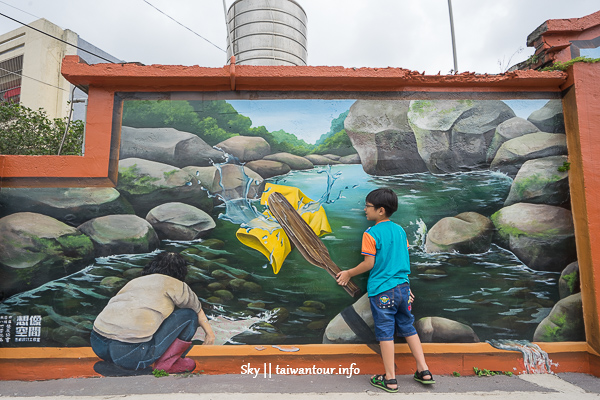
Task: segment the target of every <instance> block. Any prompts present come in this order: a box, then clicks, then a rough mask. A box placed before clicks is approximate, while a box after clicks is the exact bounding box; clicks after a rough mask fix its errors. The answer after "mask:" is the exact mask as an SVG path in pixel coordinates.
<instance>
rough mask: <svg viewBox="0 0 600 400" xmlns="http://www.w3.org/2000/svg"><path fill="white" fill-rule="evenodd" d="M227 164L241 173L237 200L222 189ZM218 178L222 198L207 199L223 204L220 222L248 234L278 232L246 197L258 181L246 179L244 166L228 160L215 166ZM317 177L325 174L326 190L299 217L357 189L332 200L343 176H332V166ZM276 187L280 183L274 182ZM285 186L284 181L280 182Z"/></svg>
mask: <svg viewBox="0 0 600 400" xmlns="http://www.w3.org/2000/svg"><path fill="white" fill-rule="evenodd" d="M226 164H233V165H237V166H238V167H239V169H240V172H241V173H242V179H243V180H244V194H243V196H242V197H240V198H237V197H236V198H233V197H231V196H227V195H225V193H226V191H225V187H224V185H223V173H222V167H223V166H224V165H226ZM214 166H215V167H216V168H217V170H218V171H219V174H220V177H221V178H220V180H219V186H220V187H221V189H222V192H221V194H217V195H214V194H211V193H209V196H210V197H217V198H218V199H220V200H221V201H223V203H224V204H225V213H222V214H220V215H219V219H222V220H225V221H229V222H231V223H233V224H236V225H240V226H241V227H242V228H246V229H247V230H248V231H250V230H252V229H253V228H260V229H265V230H268V231H269V232H273V231H274V230H276V229H278V228H279V227H280V226H279V224H278V223H277V221H275V220H274V219H272V218H270V217H268V216H266V215H265V214H263V213H262V212H261V211H259V210H258V208H257V207H256V204H257V202H258V201H259V200H258V199H252V198H250V196H248V194H249V193H250V190H251V188H252V185H259V184H260V183H261V182H260V181H257V180H255V179H253V178H251V177H249V176H248V175H247V174H246V172H245V170H244V166H243V165H241V164H240V163H239V161H238V160H237V159H235V158H234V157H229V158H228V160H227V161H226V162H225V163H222V164H214ZM317 172H318V173H319V174H321V173H325V174H327V187H326V188H325V192H324V193H323V195H322V196H321V197H320V198H319V200H317V201H312V202H309V203H308V204H305V205H302V206H301V207H299V209H298V211H299V212H300V213H304V212H315V211H317V210H318V209H319V207H321V205H322V204H331V203H334V202H335V201H337V200H338V199H340V198H343V196H342V192H343V191H344V190H347V189H354V188H356V187H358V185H354V186H352V187H345V188H344V189H342V190H340V192H339V193H338V195H337V197H335V198H333V196H332V191H333V185H334V183H335V181H336V180H337V179H338V178H339V177H340V176H341V175H342V172H341V171H338V172H335V173H333V172H332V171H331V166H330V165H328V166H327V168H321V169H319V170H318V171H317ZM276 183H280V182H278V181H276ZM281 183H282V184H284V183H285V180H283V181H282V182H281Z"/></svg>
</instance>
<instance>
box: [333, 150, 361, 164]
mask: <svg viewBox="0 0 600 400" xmlns="http://www.w3.org/2000/svg"><path fill="white" fill-rule="evenodd" d="M338 161H339V162H341V163H342V164H360V156H359V155H358V153H356V154H350V155H347V156H344V157H342V158H340V159H339V160H338Z"/></svg>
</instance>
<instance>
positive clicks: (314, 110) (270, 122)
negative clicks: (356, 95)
mask: <svg viewBox="0 0 600 400" xmlns="http://www.w3.org/2000/svg"><path fill="white" fill-rule="evenodd" d="M227 102H228V103H230V104H231V105H232V106H233V107H234V108H235V109H236V110H237V112H239V113H240V114H242V115H245V116H246V117H250V119H251V120H252V126H260V125H264V126H265V127H266V128H267V130H269V132H273V131H278V130H280V129H283V130H284V131H286V132H288V133H293V134H294V135H296V137H298V138H300V139H303V140H304V141H306V142H307V143H315V142H316V141H317V140H318V139H319V138H320V137H321V135H323V134H325V133H327V132H329V128H330V127H331V121H332V120H333V119H335V118H337V117H338V116H339V115H340V114H341V113H343V112H345V111H348V109H349V108H350V106H351V105H352V104H353V103H354V100H250V101H248V100H227Z"/></svg>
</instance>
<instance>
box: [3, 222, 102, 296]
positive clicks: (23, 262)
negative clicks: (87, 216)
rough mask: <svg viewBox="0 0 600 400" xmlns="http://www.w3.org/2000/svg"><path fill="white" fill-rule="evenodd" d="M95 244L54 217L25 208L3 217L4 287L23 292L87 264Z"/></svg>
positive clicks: (5, 292) (11, 291)
mask: <svg viewBox="0 0 600 400" xmlns="http://www.w3.org/2000/svg"><path fill="white" fill-rule="evenodd" d="M93 259H94V245H93V244H92V241H91V240H90V238H88V237H87V236H85V235H84V234H82V233H81V232H80V231H78V230H77V229H75V228H73V227H71V226H68V225H66V224H64V223H63V222H60V221H58V220H56V219H54V218H52V217H48V216H46V215H42V214H36V213H30V212H23V213H15V214H11V215H9V216H6V217H4V218H1V219H0V275H1V276H2V279H0V289H1V290H2V291H3V292H4V295H5V296H10V295H12V294H15V293H19V292H23V291H25V290H29V289H32V288H35V287H38V286H40V285H43V284H44V283H46V282H49V281H52V280H54V279H57V278H60V277H63V276H66V275H69V274H71V273H73V272H76V271H79V270H81V269H83V268H85V267H86V266H87V265H88V263H90V262H91V261H92V260H93Z"/></svg>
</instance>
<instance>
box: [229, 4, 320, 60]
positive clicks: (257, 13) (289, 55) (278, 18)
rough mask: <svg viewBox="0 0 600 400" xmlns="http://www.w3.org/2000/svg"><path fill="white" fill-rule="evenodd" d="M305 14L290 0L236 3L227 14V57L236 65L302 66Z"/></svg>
mask: <svg viewBox="0 0 600 400" xmlns="http://www.w3.org/2000/svg"><path fill="white" fill-rule="evenodd" d="M306 22H307V18H306V13H305V12H304V10H303V9H302V7H300V4H298V3H297V2H295V1H294V0H237V1H236V2H234V3H233V4H232V5H231V7H229V11H228V12H227V29H228V38H227V43H228V45H227V58H228V59H229V58H230V57H231V56H232V55H234V56H235V59H236V64H245V65H306V59H307V56H308V52H307V50H306Z"/></svg>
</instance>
